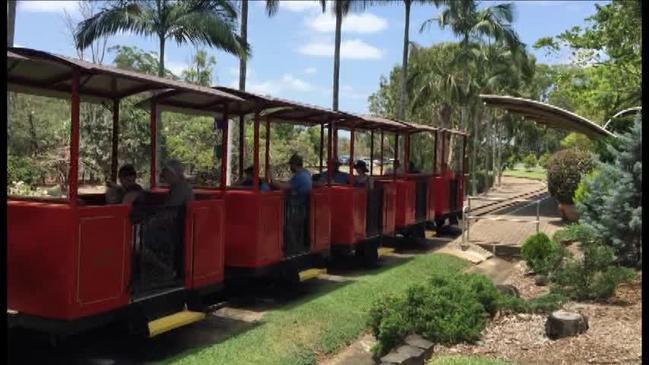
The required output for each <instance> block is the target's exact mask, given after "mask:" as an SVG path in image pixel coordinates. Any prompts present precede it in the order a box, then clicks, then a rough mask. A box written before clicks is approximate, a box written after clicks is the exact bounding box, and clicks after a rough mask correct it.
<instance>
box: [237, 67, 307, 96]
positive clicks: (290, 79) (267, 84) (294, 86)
mask: <svg viewBox="0 0 649 365" xmlns="http://www.w3.org/2000/svg"><path fill="white" fill-rule="evenodd" d="M238 85H239V84H238V82H237V81H236V80H233V81H232V83H231V86H232V87H238ZM313 89H314V87H313V86H312V85H311V84H309V83H308V82H306V81H304V80H302V79H300V78H297V77H295V76H293V75H292V74H288V73H287V74H284V75H282V77H281V78H279V79H276V80H266V81H260V80H255V79H249V80H248V82H246V90H250V91H252V92H256V93H259V94H264V95H267V94H269V95H274V96H281V94H282V93H284V92H290V91H299V92H307V91H312V90H313Z"/></svg>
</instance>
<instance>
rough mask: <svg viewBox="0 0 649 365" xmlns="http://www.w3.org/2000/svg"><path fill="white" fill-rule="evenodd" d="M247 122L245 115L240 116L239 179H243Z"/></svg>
mask: <svg viewBox="0 0 649 365" xmlns="http://www.w3.org/2000/svg"><path fill="white" fill-rule="evenodd" d="M245 133H246V121H245V120H244V117H243V114H241V115H239V179H242V178H243V165H244V160H243V159H244V157H245V156H244V154H245V152H244V147H245V146H244V145H245Z"/></svg>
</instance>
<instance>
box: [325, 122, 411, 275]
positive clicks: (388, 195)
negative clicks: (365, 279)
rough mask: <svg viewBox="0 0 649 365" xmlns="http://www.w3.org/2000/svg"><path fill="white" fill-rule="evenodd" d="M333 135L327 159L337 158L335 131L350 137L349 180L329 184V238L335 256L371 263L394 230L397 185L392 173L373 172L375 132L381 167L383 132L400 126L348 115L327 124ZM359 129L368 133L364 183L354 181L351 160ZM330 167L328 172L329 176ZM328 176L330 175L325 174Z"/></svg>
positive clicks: (391, 130) (380, 167)
mask: <svg viewBox="0 0 649 365" xmlns="http://www.w3.org/2000/svg"><path fill="white" fill-rule="evenodd" d="M329 128H330V130H332V132H331V133H332V135H333V138H332V140H331V141H330V145H331V146H332V150H333V156H331V157H332V158H330V159H329V160H330V161H339V157H338V142H337V140H338V134H339V130H346V131H348V132H349V136H350V146H349V147H350V151H349V153H350V155H349V160H348V161H347V162H348V165H349V171H350V174H349V180H348V182H347V184H336V185H333V187H332V195H331V196H332V207H333V209H334V213H333V214H332V221H331V225H332V240H331V248H332V253H333V254H334V255H341V256H344V255H349V254H354V255H355V256H357V257H358V258H359V259H361V261H362V263H363V264H364V265H367V266H372V265H375V264H376V263H377V260H378V258H379V257H380V256H381V255H382V254H383V253H384V251H385V249H384V248H381V243H382V238H383V237H384V236H391V235H393V234H394V232H395V223H396V211H397V185H396V183H395V176H393V175H391V176H388V177H385V176H383V175H382V174H376V173H375V169H374V163H375V157H376V156H375V145H374V143H375V134H378V135H379V137H380V140H379V147H380V148H379V160H380V166H379V169H380V170H382V169H383V154H384V150H383V147H384V133H386V132H387V133H397V132H398V131H400V130H401V129H403V126H402V125H401V124H399V123H396V122H393V121H390V120H387V119H373V118H368V117H365V116H359V115H353V114H348V116H347V118H345V119H341V120H340V121H338V122H335V123H331V124H330V125H329ZM359 132H365V133H368V132H369V140H370V143H369V144H370V146H369V147H370V150H369V161H370V163H369V171H368V175H367V182H366V183H365V184H363V185H358V184H356V176H355V169H354V163H355V161H356V158H355V154H356V148H355V144H356V143H355V141H356V137H357V134H358V133H359ZM330 171H331V166H329V169H328V171H327V172H328V175H331V173H330ZM328 178H329V179H331V176H328Z"/></svg>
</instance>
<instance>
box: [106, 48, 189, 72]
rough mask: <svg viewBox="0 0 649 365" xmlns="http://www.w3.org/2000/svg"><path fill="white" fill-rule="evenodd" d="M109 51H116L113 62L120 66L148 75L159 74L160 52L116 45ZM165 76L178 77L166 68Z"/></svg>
mask: <svg viewBox="0 0 649 365" xmlns="http://www.w3.org/2000/svg"><path fill="white" fill-rule="evenodd" d="M108 52H111V53H115V57H114V58H113V63H114V64H115V66H117V67H119V68H123V69H125V70H131V71H136V72H141V73H145V74H148V75H158V69H159V68H160V62H159V61H158V54H157V53H156V52H152V51H149V52H147V51H145V50H143V49H141V48H138V47H136V46H133V47H131V46H122V45H116V46H112V47H110V48H108ZM165 77H169V78H173V79H178V77H176V76H175V75H174V74H173V73H172V72H171V71H169V70H168V69H165Z"/></svg>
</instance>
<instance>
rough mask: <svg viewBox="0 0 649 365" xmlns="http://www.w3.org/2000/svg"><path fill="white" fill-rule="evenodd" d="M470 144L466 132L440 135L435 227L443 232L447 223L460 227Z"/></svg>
mask: <svg viewBox="0 0 649 365" xmlns="http://www.w3.org/2000/svg"><path fill="white" fill-rule="evenodd" d="M466 143H467V134H466V133H464V132H460V131H456V130H449V129H441V130H439V131H438V132H437V138H436V143H435V144H436V148H435V150H436V151H437V152H436V154H435V171H436V174H435V178H434V180H433V191H434V198H433V204H434V206H435V217H434V219H435V226H436V228H441V227H443V226H444V224H445V222H446V220H447V219H448V220H449V223H451V224H457V221H458V219H459V218H460V217H461V215H462V207H463V205H464V184H465V176H466V165H467V163H466V159H467V156H466Z"/></svg>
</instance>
